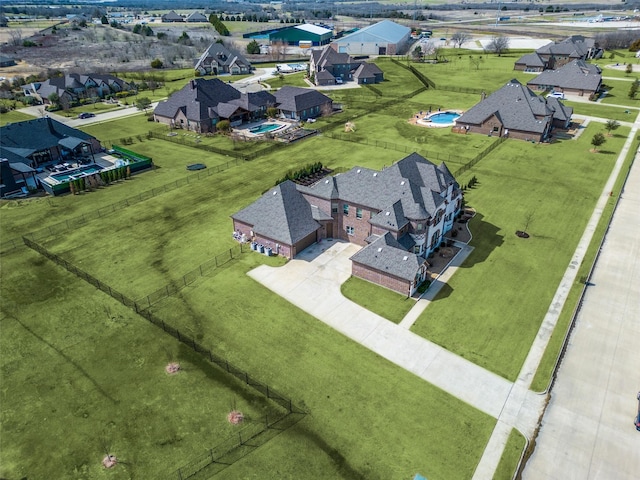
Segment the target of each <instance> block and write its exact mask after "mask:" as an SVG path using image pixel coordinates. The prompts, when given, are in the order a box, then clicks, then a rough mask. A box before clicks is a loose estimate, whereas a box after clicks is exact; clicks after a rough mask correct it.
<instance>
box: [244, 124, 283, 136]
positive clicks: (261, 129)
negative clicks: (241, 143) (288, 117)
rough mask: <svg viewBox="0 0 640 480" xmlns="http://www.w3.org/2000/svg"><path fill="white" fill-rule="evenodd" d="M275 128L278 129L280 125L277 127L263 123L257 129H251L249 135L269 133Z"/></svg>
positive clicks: (276, 125)
mask: <svg viewBox="0 0 640 480" xmlns="http://www.w3.org/2000/svg"><path fill="white" fill-rule="evenodd" d="M276 128H280V125H278V124H277V123H263V124H262V125H260V126H258V127H253V128H252V129H250V130H249V131H250V132H251V133H255V134H259V133H265V132H270V131H272V130H275V129H276Z"/></svg>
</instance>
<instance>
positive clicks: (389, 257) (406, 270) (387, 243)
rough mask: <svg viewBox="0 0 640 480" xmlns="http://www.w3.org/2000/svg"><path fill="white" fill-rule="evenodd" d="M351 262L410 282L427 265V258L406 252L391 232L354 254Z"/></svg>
mask: <svg viewBox="0 0 640 480" xmlns="http://www.w3.org/2000/svg"><path fill="white" fill-rule="evenodd" d="M350 260H351V261H353V262H355V263H359V264H361V265H365V266H367V267H369V268H372V269H375V270H378V271H380V272H383V273H386V274H388V275H393V276H394V277H398V278H402V279H403V280H408V281H413V280H415V278H416V273H417V272H418V270H419V268H420V267H421V266H422V265H424V264H425V263H427V260H426V259H425V258H423V257H420V256H418V255H415V254H413V253H411V252H408V251H407V250H405V248H404V246H403V245H401V244H400V243H399V242H398V241H397V240H396V239H395V238H394V236H393V235H392V234H391V233H389V232H387V233H386V234H384V235H382V236H381V237H379V238H377V239H376V240H374V241H373V242H372V243H370V244H369V245H367V246H366V247H364V248H363V249H362V250H360V251H359V252H358V253H356V254H354V255H353V256H352V257H351V259H350Z"/></svg>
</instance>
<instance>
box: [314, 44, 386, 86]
mask: <svg viewBox="0 0 640 480" xmlns="http://www.w3.org/2000/svg"><path fill="white" fill-rule="evenodd" d="M309 72H310V74H313V79H314V82H315V84H316V85H318V86H322V85H335V84H336V83H342V82H347V81H350V80H356V81H357V83H359V84H361V83H380V82H382V81H383V80H384V74H383V72H382V70H380V69H379V68H378V66H377V65H374V64H372V63H365V62H363V61H356V60H354V59H353V58H352V57H351V56H350V55H349V54H347V53H338V52H336V51H335V50H334V49H333V48H331V46H330V45H327V46H326V47H325V48H323V49H322V50H312V51H311V58H310V61H309ZM338 79H339V80H338Z"/></svg>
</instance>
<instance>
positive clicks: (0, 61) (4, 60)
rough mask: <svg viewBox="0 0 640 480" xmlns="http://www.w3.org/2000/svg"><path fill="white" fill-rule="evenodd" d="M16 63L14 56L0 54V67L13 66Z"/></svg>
mask: <svg viewBox="0 0 640 480" xmlns="http://www.w3.org/2000/svg"><path fill="white" fill-rule="evenodd" d="M15 64H16V61H15V60H14V59H13V58H11V57H7V56H6V55H0V67H13V66H14V65H15Z"/></svg>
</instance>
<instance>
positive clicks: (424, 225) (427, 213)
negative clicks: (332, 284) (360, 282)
mask: <svg viewBox="0 0 640 480" xmlns="http://www.w3.org/2000/svg"><path fill="white" fill-rule="evenodd" d="M461 206H462V192H461V190H460V188H459V185H458V183H457V182H456V181H455V179H454V177H453V175H452V174H451V172H450V171H449V169H448V168H447V166H446V165H445V164H444V163H442V164H440V165H439V166H436V165H434V164H433V163H431V162H429V161H428V160H426V159H425V158H423V157H421V156H420V155H418V154H417V153H413V154H411V155H409V156H408V157H406V158H404V159H402V160H400V161H398V162H397V163H395V164H393V165H392V166H390V167H388V168H385V169H384V170H382V171H376V170H371V169H368V168H362V167H355V168H353V169H351V170H349V171H348V172H346V173H343V174H339V175H336V176H334V177H329V178H325V179H323V180H321V181H319V182H318V183H316V184H314V185H312V186H309V187H305V186H301V185H296V184H294V183H293V182H291V181H285V182H283V183H281V184H279V185H278V186H276V187H274V188H272V189H270V190H269V191H268V192H266V193H265V194H264V195H263V196H262V197H260V198H259V199H258V200H256V201H255V202H254V203H252V204H251V205H249V206H248V207H246V208H244V209H242V210H240V211H239V212H237V213H235V214H233V215H232V216H231V218H232V219H233V228H234V231H235V232H236V233H237V234H238V235H237V237H238V238H244V239H247V240H250V241H252V242H257V243H259V244H262V245H264V246H265V247H268V248H271V249H272V251H273V253H275V254H276V255H282V256H284V257H286V258H289V259H291V258H294V257H295V256H296V255H297V254H298V253H300V252H301V251H302V250H304V249H305V248H307V247H308V246H310V245H312V244H313V243H315V242H318V241H320V240H323V239H326V238H337V239H341V240H345V241H348V242H351V243H355V244H357V245H361V246H362V247H363V248H362V250H360V251H359V252H358V253H356V254H355V255H353V257H351V260H352V273H353V275H355V276H358V277H360V278H363V279H365V280H369V281H371V282H374V283H377V284H379V285H382V286H384V287H387V288H390V289H392V290H395V291H397V292H400V293H402V294H404V295H411V294H413V293H414V292H415V290H416V289H417V287H418V286H419V285H420V283H422V282H423V281H424V280H425V279H426V278H427V268H428V261H427V258H428V255H429V254H430V253H432V252H433V251H434V250H435V249H436V248H437V247H439V246H440V245H441V243H442V239H443V236H444V235H445V233H447V232H448V231H450V230H451V229H452V227H453V223H454V219H455V217H456V215H457V214H458V212H459V211H460V208H461Z"/></svg>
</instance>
